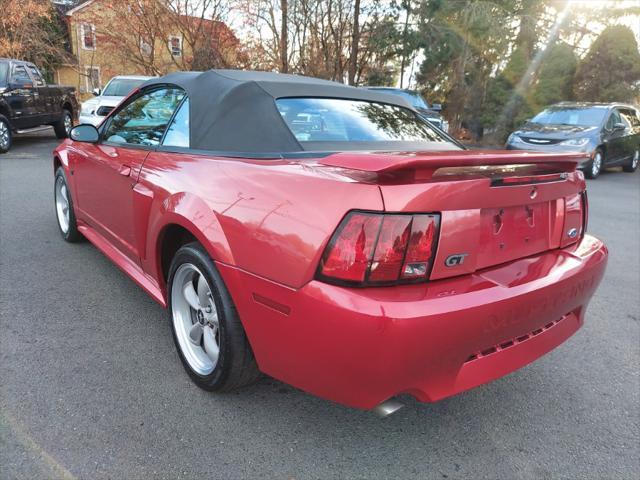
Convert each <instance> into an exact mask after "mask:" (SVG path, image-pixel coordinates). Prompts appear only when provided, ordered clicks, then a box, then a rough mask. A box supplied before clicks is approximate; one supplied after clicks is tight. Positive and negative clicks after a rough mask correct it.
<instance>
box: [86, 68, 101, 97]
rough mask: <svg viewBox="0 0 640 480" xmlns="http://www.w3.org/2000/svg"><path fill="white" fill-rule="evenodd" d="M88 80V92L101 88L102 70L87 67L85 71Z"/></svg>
mask: <svg viewBox="0 0 640 480" xmlns="http://www.w3.org/2000/svg"><path fill="white" fill-rule="evenodd" d="M85 72H86V80H87V92H91V91H93V89H94V88H100V68H98V67H87V68H86V69H85Z"/></svg>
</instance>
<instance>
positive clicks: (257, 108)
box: [141, 70, 413, 153]
mask: <svg viewBox="0 0 640 480" xmlns="http://www.w3.org/2000/svg"><path fill="white" fill-rule="evenodd" d="M166 84H171V85H176V86H178V87H180V88H182V89H183V90H185V92H186V93H187V95H188V97H189V110H190V112H189V117H190V118H189V125H190V126H191V128H190V136H191V139H190V140H191V148H192V149H195V150H208V151H218V152H243V153H267V152H301V151H304V150H305V148H303V146H302V145H301V144H300V142H298V141H297V140H296V138H295V136H294V135H293V133H292V132H291V130H290V129H289V127H288V126H287V125H286V124H285V122H284V120H283V118H282V116H281V115H280V112H279V111H278V108H277V106H276V100H277V99H279V98H287V97H311V98H344V99H351V100H364V101H371V102H379V103H385V104H390V105H396V106H400V107H404V108H408V109H410V110H413V108H412V107H411V105H410V104H409V103H408V102H407V101H406V100H404V99H403V98H401V97H398V96H396V95H388V94H385V93H381V92H376V91H373V90H366V89H361V88H355V87H350V86H347V85H343V84H341V83H336V82H330V81H328V80H320V79H317V78H310V77H302V76H298V75H284V74H278V73H272V72H255V71H241V70H209V71H207V72H176V73H171V74H169V75H166V76H164V77H160V78H154V79H152V80H149V81H147V82H145V83H144V84H143V85H142V86H141V88H146V87H150V86H154V85H166ZM343 143H344V142H343ZM381 143H382V142H381ZM379 146H380V147H382V145H379ZM326 147H327V148H328V149H332V146H331V145H328V144H327V145H326ZM335 149H344V145H339V146H338V145H335Z"/></svg>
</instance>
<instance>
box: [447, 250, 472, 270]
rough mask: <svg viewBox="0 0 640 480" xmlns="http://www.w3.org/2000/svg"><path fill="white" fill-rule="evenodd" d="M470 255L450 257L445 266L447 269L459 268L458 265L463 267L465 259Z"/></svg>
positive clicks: (463, 254) (459, 254)
mask: <svg viewBox="0 0 640 480" xmlns="http://www.w3.org/2000/svg"><path fill="white" fill-rule="evenodd" d="M467 255H469V254H468V253H455V254H453V255H449V256H448V257H447V258H446V259H445V261H444V264H445V265H446V266H447V267H457V266H458V265H462V263H463V262H464V258H465V257H466V256H467Z"/></svg>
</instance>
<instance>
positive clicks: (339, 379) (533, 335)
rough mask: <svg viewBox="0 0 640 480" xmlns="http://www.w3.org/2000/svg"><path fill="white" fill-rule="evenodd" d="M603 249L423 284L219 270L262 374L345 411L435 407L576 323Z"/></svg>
mask: <svg viewBox="0 0 640 480" xmlns="http://www.w3.org/2000/svg"><path fill="white" fill-rule="evenodd" d="M606 261H607V249H606V247H605V246H604V244H603V243H602V242H600V240H598V239H596V238H594V237H591V236H586V237H585V238H584V239H582V240H581V241H580V242H579V243H578V244H576V245H573V246H571V247H568V248H565V249H562V250H555V251H550V252H546V253H544V254H541V255H537V256H533V257H529V258H526V259H521V260H517V261H514V262H511V263H508V264H505V265H501V266H498V267H493V268H490V269H486V270H483V271H481V272H477V273H475V274H472V275H465V276H462V277H457V278H451V279H446V280H438V281H433V282H430V283H427V284H423V285H404V286H399V287H392V288H384V287H382V288H367V289H352V288H343V287H338V286H334V285H327V284H324V283H322V282H318V281H312V282H310V283H309V284H307V285H306V286H304V287H303V288H301V289H299V290H293V289H290V288H285V287H282V286H281V285H278V284H274V283H272V282H269V281H267V280H264V279H262V278H259V277H256V276H253V275H251V274H248V273H246V272H242V271H239V270H237V269H235V268H233V267H230V266H226V265H219V268H220V272H221V274H222V276H223V277H224V279H225V282H226V283H227V286H228V287H229V290H230V291H231V294H232V296H233V298H234V301H235V302H236V306H237V308H238V312H239V313H240V317H241V319H242V321H243V324H244V326H245V329H246V331H247V335H248V337H249V341H250V343H251V345H252V347H253V350H254V353H255V355H256V359H257V362H258V365H259V367H260V369H261V370H262V371H263V372H265V373H267V374H269V375H271V376H273V377H275V378H278V379H280V380H282V381H284V382H286V383H289V384H292V385H294V386H297V387H299V388H301V389H303V390H306V391H308V392H310V393H313V394H315V395H318V396H320V397H323V398H326V399H329V400H333V401H336V402H339V403H343V404H346V405H349V406H352V407H358V408H372V407H374V406H376V405H377V404H379V403H380V402H382V401H384V400H386V399H388V398H390V397H393V396H395V395H398V394H401V393H408V394H411V395H413V396H415V397H416V398H417V399H418V400H420V401H425V402H433V401H437V400H440V399H442V398H445V397H448V396H450V395H454V394H457V393H460V392H463V391H465V390H468V389H470V388H473V387H475V386H478V385H481V384H483V383H486V382H489V381H491V380H494V379H497V378H499V377H502V376H504V375H506V374H508V373H509V372H512V371H514V370H516V369H518V368H520V367H522V366H524V365H526V364H528V363H530V362H532V361H533V360H535V359H537V358H539V357H540V356H542V355H544V354H545V353H547V352H548V351H550V350H552V349H553V348H555V347H556V346H558V345H559V344H561V343H562V342H564V341H565V340H566V339H567V338H569V337H570V336H571V335H572V334H573V333H574V332H576V331H577V330H578V329H579V328H580V326H581V325H582V323H583V319H584V312H585V309H586V306H587V303H588V301H589V299H590V298H591V296H592V294H593V292H594V291H595V289H596V288H597V286H598V284H599V282H600V280H601V279H602V276H603V274H604V270H605V266H606Z"/></svg>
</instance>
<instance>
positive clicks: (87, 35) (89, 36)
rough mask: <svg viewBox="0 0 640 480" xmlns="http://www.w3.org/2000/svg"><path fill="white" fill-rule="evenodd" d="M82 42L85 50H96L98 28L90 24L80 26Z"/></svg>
mask: <svg viewBox="0 0 640 480" xmlns="http://www.w3.org/2000/svg"><path fill="white" fill-rule="evenodd" d="M80 41H81V42H82V48H83V49H85V50H95V49H96V27H95V25H92V24H90V23H83V24H81V25H80Z"/></svg>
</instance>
